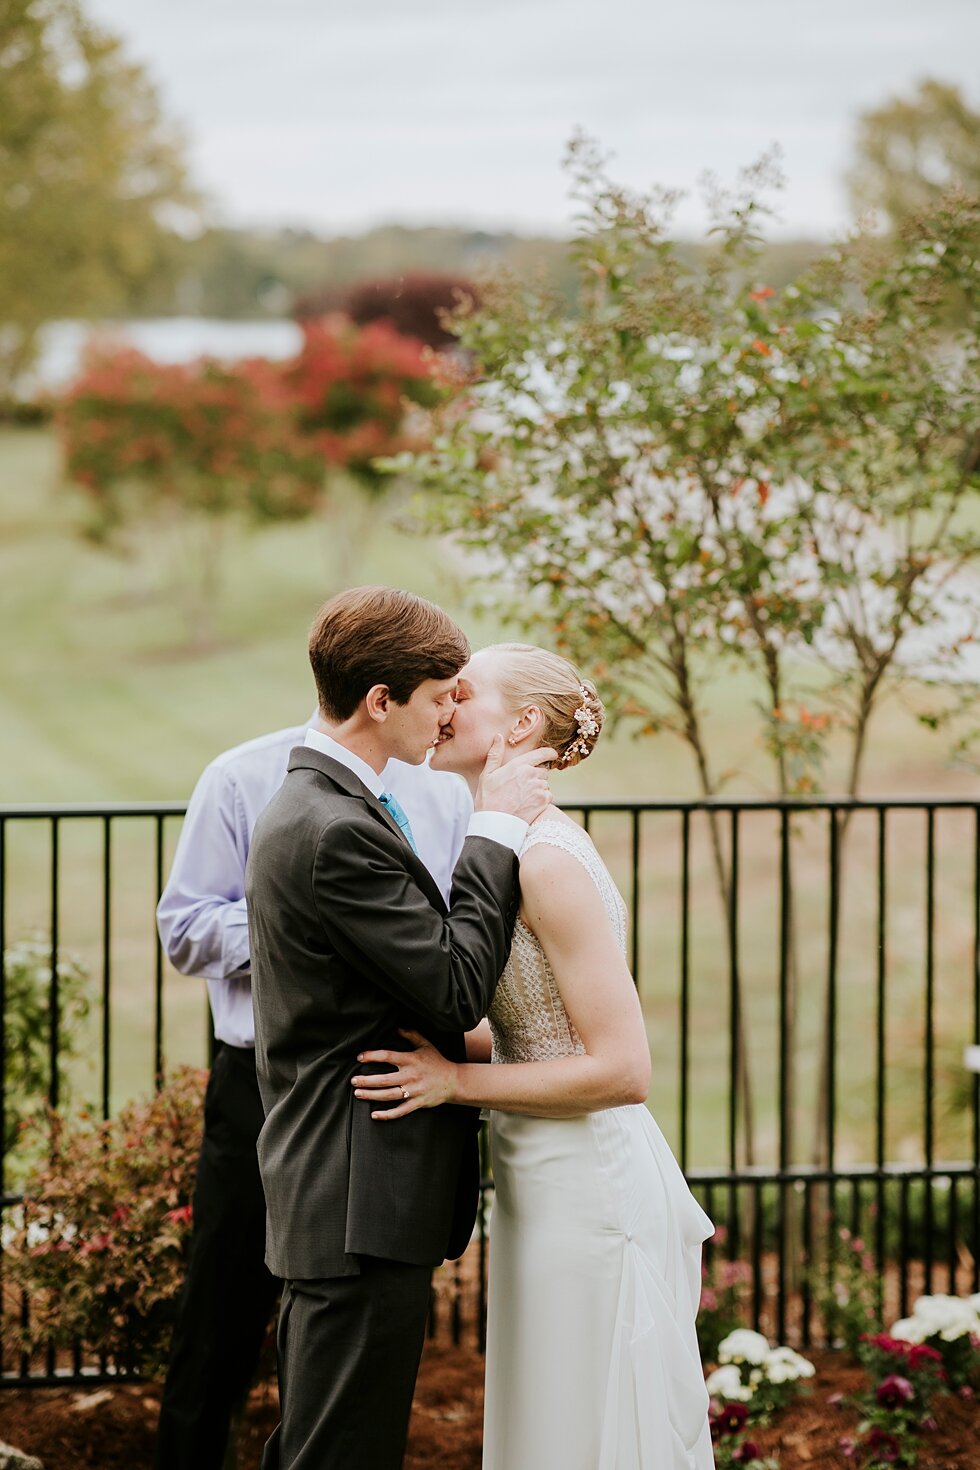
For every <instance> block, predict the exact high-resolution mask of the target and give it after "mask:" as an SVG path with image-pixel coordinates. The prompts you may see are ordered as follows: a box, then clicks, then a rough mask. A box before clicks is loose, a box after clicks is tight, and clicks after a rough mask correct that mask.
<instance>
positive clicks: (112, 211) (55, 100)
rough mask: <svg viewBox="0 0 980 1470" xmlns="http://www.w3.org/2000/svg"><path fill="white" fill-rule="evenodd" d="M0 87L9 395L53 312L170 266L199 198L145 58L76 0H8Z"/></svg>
mask: <svg viewBox="0 0 980 1470" xmlns="http://www.w3.org/2000/svg"><path fill="white" fill-rule="evenodd" d="M0 95H2V97H3V106H2V108H0V198H2V199H3V201H4V208H3V212H2V215H0V323H2V326H0V395H4V394H9V393H10V392H11V389H12V387H13V385H14V384H15V382H16V380H17V378H18V376H19V375H20V374H21V373H23V371H24V370H25V369H26V368H27V367H28V366H29V364H30V361H31V358H32V355H33V352H34V348H35V342H36V337H37V332H38V329H39V327H40V326H41V325H42V324H43V323H44V322H45V321H48V320H51V319H52V318H55V317H58V316H63V315H72V316H78V315H86V314H88V313H89V312H91V311H94V310H119V309H121V308H124V307H125V305H126V302H127V297H128V295H129V293H131V292H133V291H136V290H137V289H139V287H140V286H141V285H142V284H143V283H145V282H146V281H147V280H149V279H150V278H151V277H153V276H155V275H157V274H159V273H161V272H165V271H166V270H167V269H168V268H169V262H170V260H171V256H172V252H173V238H174V237H173V234H172V229H171V228H169V227H168V226H171V225H172V224H173V215H174V213H175V211H176V210H177V209H178V208H180V207H189V206H190V205H192V203H193V200H192V197H191V195H190V192H189V190H188V187H187V184H186V180H185V174H184V167H183V163H182V157H181V147H180V143H179V140H178V139H177V137H176V135H175V133H174V132H173V130H172V129H171V128H170V127H169V126H168V125H167V124H166V123H165V122H164V120H163V118H162V116H161V112H160V107H159V103H158V101H157V97H156V94H155V92H154V90H153V87H152V86H151V84H150V82H149V80H148V79H147V76H146V74H145V72H144V71H143V70H142V68H141V67H140V66H138V65H136V64H135V63H133V62H130V61H128V60H127V59H126V57H125V55H124V54H123V51H122V48H121V44H120V42H119V41H118V40H117V39H116V38H115V37H114V36H111V35H110V34H108V33H107V32H105V31H103V30H102V29H100V28H99V27H97V26H95V25H94V24H93V23H91V22H90V21H88V20H87V19H86V18H85V17H84V16H83V14H82V11H81V8H80V6H79V4H78V0H4V4H3V10H2V20H0Z"/></svg>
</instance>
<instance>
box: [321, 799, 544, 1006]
mask: <svg viewBox="0 0 980 1470" xmlns="http://www.w3.org/2000/svg"><path fill="white" fill-rule="evenodd" d="M399 848H400V840H399V839H398V838H397V837H395V836H394V835H389V834H388V832H387V831H386V830H385V828H384V827H382V826H381V824H380V823H375V822H371V824H370V826H368V825H367V824H366V823H365V824H363V825H362V824H357V825H353V826H352V825H349V824H346V823H345V824H344V826H343V829H342V832H341V831H337V830H335V829H334V828H333V826H332V825H331V826H329V827H327V828H326V829H325V830H324V832H323V833H322V835H321V837H320V841H319V843H318V844H317V851H316V857H315V859H314V864H313V877H312V881H313V896H314V901H315V904H316V909H317V914H318V917H319V919H320V923H321V924H322V926H323V929H324V931H325V933H326V935H327V937H328V938H329V940H330V942H331V944H332V945H333V946H334V947H335V949H336V950H337V952H338V954H340V955H341V956H342V957H343V958H344V959H345V960H346V961H347V962H348V963H349V964H350V965H351V966H352V967H353V968H354V969H356V970H359V971H361V973H363V974H365V975H366V976H367V978H369V979H370V980H372V981H373V982H374V983H375V984H377V985H379V986H380V987H381V988H382V989H384V990H386V991H387V992H388V993H389V994H390V995H392V996H395V997H397V998H398V999H399V1000H402V1001H404V1002H405V1003H406V1005H407V1006H409V1007H410V1008H411V1009H412V1010H413V1011H414V1012H416V1013H417V1014H418V1015H419V1016H421V1017H423V1018H425V1019H426V1020H428V1021H430V1022H431V1023H432V1024H433V1025H435V1026H438V1027H441V1028H442V1029H445V1030H460V1031H467V1030H469V1029H470V1028H472V1027H473V1026H475V1025H476V1024H477V1022H478V1021H479V1020H480V1019H481V1018H482V1017H483V1016H484V1015H485V1014H486V1011H487V1007H488V1006H489V1004H490V1001H491V999H492V998H493V992H494V990H495V989H496V985H497V981H498V979H499V978H500V975H501V972H502V970H503V968H504V965H505V964H506V962H507V955H508V952H509V948H510V941H511V936H512V933H513V927H514V917H515V915H516V912H517V866H518V865H517V858H516V856H515V854H514V853H513V852H512V851H511V850H510V849H509V848H507V847H504V846H502V845H501V844H500V843H498V842H493V841H490V840H489V839H487V838H485V837H468V838H467V839H466V841H465V842H464V844H463V851H462V853H461V855H460V858H459V861H458V862H457V864H456V868H455V871H454V873H453V901H452V906H451V908H450V910H449V912H448V914H443V913H440V912H438V911H437V910H436V909H435V908H433V906H432V904H431V902H430V901H429V899H428V898H427V897H426V895H425V894H424V893H423V892H422V890H421V889H420V888H419V887H418V885H417V883H416V882H415V880H414V879H413V877H412V875H411V873H410V872H409V871H408V869H407V868H406V866H405V865H404V861H403V859H402V856H401V853H400V850H399Z"/></svg>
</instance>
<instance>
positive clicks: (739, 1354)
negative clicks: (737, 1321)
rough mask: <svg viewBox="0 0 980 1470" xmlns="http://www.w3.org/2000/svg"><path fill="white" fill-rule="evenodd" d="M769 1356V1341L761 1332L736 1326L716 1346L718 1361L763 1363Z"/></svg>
mask: <svg viewBox="0 0 980 1470" xmlns="http://www.w3.org/2000/svg"><path fill="white" fill-rule="evenodd" d="M768 1356H769V1343H768V1342H767V1341H766V1339H765V1338H764V1337H763V1335H762V1333H761V1332H751V1331H750V1330H749V1328H747V1327H737V1328H736V1329H735V1331H734V1332H730V1333H729V1334H728V1336H727V1337H726V1338H725V1340H724V1342H723V1343H721V1344H720V1345H719V1348H718V1361H719V1363H734V1362H738V1361H739V1360H741V1361H742V1362H745V1363H764V1362H765V1361H766V1359H767V1358H768Z"/></svg>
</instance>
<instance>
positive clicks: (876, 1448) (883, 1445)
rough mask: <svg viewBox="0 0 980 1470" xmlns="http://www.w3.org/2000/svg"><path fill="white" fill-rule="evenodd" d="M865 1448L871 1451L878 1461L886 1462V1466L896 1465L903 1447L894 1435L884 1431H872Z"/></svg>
mask: <svg viewBox="0 0 980 1470" xmlns="http://www.w3.org/2000/svg"><path fill="white" fill-rule="evenodd" d="M864 1443H865V1448H867V1449H869V1450H870V1451H871V1452H872V1454H873V1455H874V1456H875V1458H876V1459H879V1460H884V1462H885V1464H886V1465H891V1464H894V1462H895V1461H896V1460H897V1459H898V1457H899V1455H900V1454H901V1453H902V1446H901V1445H900V1444H899V1442H898V1440H897V1439H896V1437H895V1435H894V1434H889V1433H888V1432H887V1431H886V1430H884V1429H872V1431H871V1433H870V1434H869V1435H868V1437H867V1439H866V1440H865V1442H864Z"/></svg>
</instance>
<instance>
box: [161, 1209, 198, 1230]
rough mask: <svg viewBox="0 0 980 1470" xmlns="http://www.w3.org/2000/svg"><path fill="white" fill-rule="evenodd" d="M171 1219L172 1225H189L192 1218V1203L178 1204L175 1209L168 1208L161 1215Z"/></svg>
mask: <svg viewBox="0 0 980 1470" xmlns="http://www.w3.org/2000/svg"><path fill="white" fill-rule="evenodd" d="M163 1218H164V1219H165V1220H171V1221H172V1222H173V1224H174V1225H189V1224H190V1223H191V1220H192V1219H193V1218H194V1207H193V1205H178V1207H177V1209H176V1210H168V1211H167V1213H166V1214H165V1215H164V1217H163Z"/></svg>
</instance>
